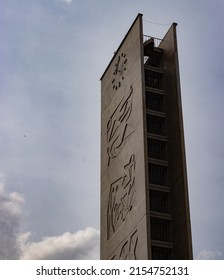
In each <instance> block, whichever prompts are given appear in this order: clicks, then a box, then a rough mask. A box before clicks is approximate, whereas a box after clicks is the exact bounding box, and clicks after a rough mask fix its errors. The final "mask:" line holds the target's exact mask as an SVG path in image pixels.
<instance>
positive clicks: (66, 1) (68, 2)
mask: <svg viewBox="0 0 224 280" xmlns="http://www.w3.org/2000/svg"><path fill="white" fill-rule="evenodd" d="M61 1H62V2H64V3H66V4H68V5H71V4H72V0H61Z"/></svg>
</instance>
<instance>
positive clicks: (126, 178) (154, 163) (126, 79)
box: [101, 14, 192, 259]
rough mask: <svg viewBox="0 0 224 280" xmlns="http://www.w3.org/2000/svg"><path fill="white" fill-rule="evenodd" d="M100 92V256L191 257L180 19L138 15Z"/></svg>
mask: <svg viewBox="0 0 224 280" xmlns="http://www.w3.org/2000/svg"><path fill="white" fill-rule="evenodd" d="M101 94H102V97H101V98H102V99H101V259H192V241H191V228H190V213H189V200H188V187H187V173H186V158H185V147H184V133H183V119H182V109H181V95H180V79H179V66H178V53H177V39H176V24H175V23H174V24H173V25H172V26H171V27H170V29H169V30H168V32H167V34H166V35H165V37H164V38H163V39H162V40H159V39H156V38H153V37H150V36H144V35H143V31H142V15H141V14H139V15H138V16H137V18H136V19H135V21H134V23H133V24H132V26H131V27H130V29H129V31H128V33H127V35H126V36H125V38H124V39H123V41H122V42H121V44H120V46H119V48H118V49H117V51H116V53H115V54H114V56H113V58H112V60H111V62H110V63H109V65H108V67H107V68H106V70H105V72H104V74H103V76H102V78H101Z"/></svg>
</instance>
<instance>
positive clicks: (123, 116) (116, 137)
mask: <svg viewBox="0 0 224 280" xmlns="http://www.w3.org/2000/svg"><path fill="white" fill-rule="evenodd" d="M132 97H133V87H132V86H131V87H130V92H129V94H128V96H127V97H125V96H124V97H123V98H122V99H121V101H120V103H119V104H118V106H117V107H116V109H115V110H114V112H113V114H112V115H111V116H110V119H109V121H108V122H107V142H108V148H107V154H108V166H109V165H110V160H111V158H115V157H116V156H117V155H119V153H120V151H121V149H122V148H123V146H124V144H125V143H126V141H127V140H128V138H129V137H130V135H131V134H132V133H133V131H134V130H133V128H132V127H131V126H130V125H129V123H128V120H129V118H130V115H131V112H132Z"/></svg>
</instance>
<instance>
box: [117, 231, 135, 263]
mask: <svg viewBox="0 0 224 280" xmlns="http://www.w3.org/2000/svg"><path fill="white" fill-rule="evenodd" d="M137 246H138V231H137V230H136V231H135V232H134V233H133V234H132V235H131V236H130V237H129V238H128V239H127V240H126V241H125V242H124V243H123V245H122V246H121V249H120V251H118V252H119V254H116V255H114V256H113V258H112V260H117V259H119V260H137V256H136V249H137Z"/></svg>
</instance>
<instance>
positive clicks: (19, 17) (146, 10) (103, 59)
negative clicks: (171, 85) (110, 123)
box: [0, 0, 224, 259]
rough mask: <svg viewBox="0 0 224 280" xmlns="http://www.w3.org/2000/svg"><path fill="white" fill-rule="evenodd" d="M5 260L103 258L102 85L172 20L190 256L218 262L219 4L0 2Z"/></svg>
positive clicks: (223, 254)
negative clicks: (136, 44)
mask: <svg viewBox="0 0 224 280" xmlns="http://www.w3.org/2000/svg"><path fill="white" fill-rule="evenodd" d="M0 11H1V12H0V42H1V43H0V155H1V156H0V259H99V234H100V233H99V226H100V225H99V217H100V213H99V207H100V200H99V199H100V193H99V190H100V77H101V75H102V74H103V72H104V70H105V68H106V67H107V65H108V63H109V61H110V59H111V58H112V56H113V53H114V51H115V50H116V49H117V47H118V46H119V44H120V42H121V40H122V39H123V37H124V36H125V34H126V33H127V31H128V29H129V27H130V25H131V24H132V22H133V21H134V19H135V17H136V16H137V14H138V13H142V14H143V24H144V34H146V35H151V36H155V37H159V38H162V37H163V36H164V35H165V33H166V31H167V30H168V28H169V26H170V25H171V24H172V22H177V23H178V26H177V36H178V50H179V64H180V78H181V91H182V106H183V117H184V130H185V144H186V156H187V170H188V185H189V197H190V211H191V225H192V238H193V250H194V259H224V204H223V197H224V184H223V182H224V172H223V170H224V146H223V139H224V129H223V120H224V111H223V104H224V95H223V88H224V79H223V77H224V75H223V74H224V73H223V72H224V71H223V65H224V56H223V53H222V52H223V49H224V37H223V34H224V2H223V1H222V0H216V1H213V0H203V1H202V0H198V1H194V0H188V1H185V0H169V1H167V0H141V1H139V0H119V1H118V0H113V1H109V0H104V1H102V0H83V1H79V0H20V1H17V0H1V2H0Z"/></svg>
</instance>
